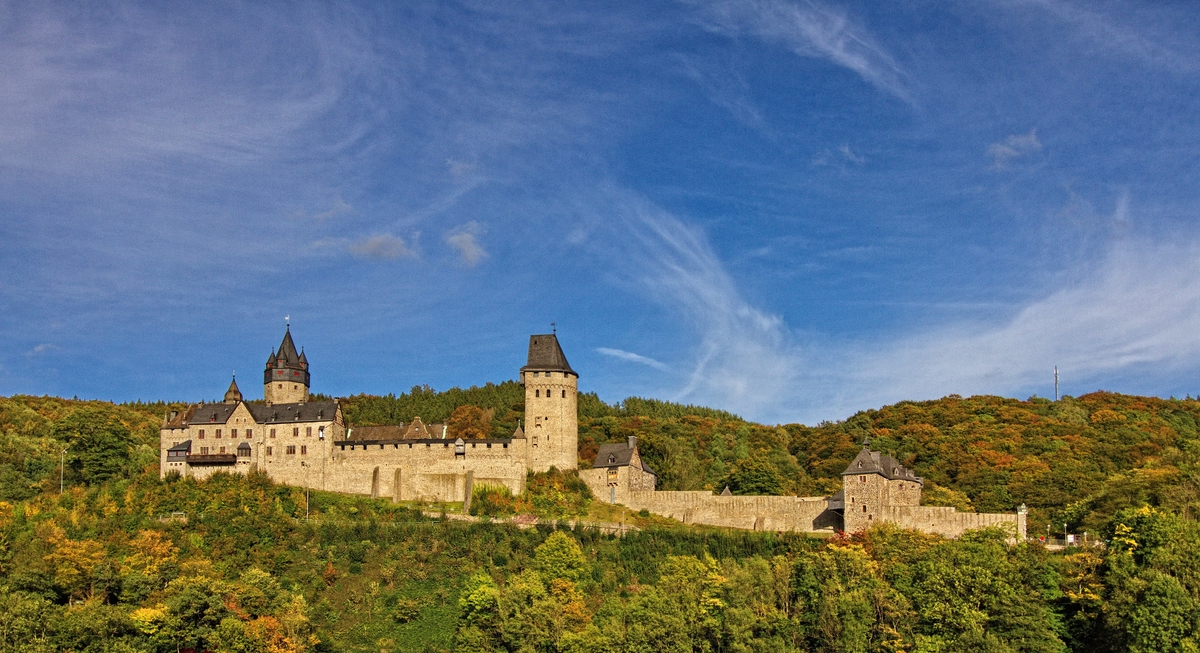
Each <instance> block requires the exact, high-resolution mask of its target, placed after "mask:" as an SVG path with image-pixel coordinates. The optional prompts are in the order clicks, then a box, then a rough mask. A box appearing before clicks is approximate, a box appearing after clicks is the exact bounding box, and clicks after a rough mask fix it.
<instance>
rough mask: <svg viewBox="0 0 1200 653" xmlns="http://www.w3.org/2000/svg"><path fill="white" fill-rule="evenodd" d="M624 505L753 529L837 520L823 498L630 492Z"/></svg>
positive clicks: (803, 528) (827, 526) (828, 525)
mask: <svg viewBox="0 0 1200 653" xmlns="http://www.w3.org/2000/svg"><path fill="white" fill-rule="evenodd" d="M625 505H626V506H628V507H629V508H630V509H632V510H647V511H649V512H652V513H654V514H656V515H663V516H665V517H670V518H672V519H678V520H679V521H681V522H683V523H685V524H706V525H709V526H723V527H726V528H742V529H747V530H756V531H797V532H812V531H819V530H830V531H832V530H833V529H834V528H835V527H837V526H838V525H839V524H840V523H841V519H840V518H839V517H838V516H837V515H836V514H835V513H833V512H831V511H829V509H828V508H829V500H828V499H826V498H824V497H778V496H720V495H716V494H713V493H712V492H703V491H702V492H653V491H630V492H627V493H626V496H625Z"/></svg>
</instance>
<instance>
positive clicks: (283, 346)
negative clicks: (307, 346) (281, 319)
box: [275, 326, 300, 367]
mask: <svg viewBox="0 0 1200 653" xmlns="http://www.w3.org/2000/svg"><path fill="white" fill-rule="evenodd" d="M275 359H276V361H279V360H282V361H283V365H284V367H300V354H299V352H297V351H296V343H295V342H292V327H290V326H289V327H288V328H287V331H284V333H283V342H281V343H279V353H278V354H276V355H275Z"/></svg>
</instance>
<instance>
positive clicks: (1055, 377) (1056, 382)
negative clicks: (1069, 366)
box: [1054, 365, 1058, 401]
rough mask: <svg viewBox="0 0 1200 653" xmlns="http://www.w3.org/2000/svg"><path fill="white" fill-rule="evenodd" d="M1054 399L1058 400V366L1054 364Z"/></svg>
mask: <svg viewBox="0 0 1200 653" xmlns="http://www.w3.org/2000/svg"><path fill="white" fill-rule="evenodd" d="M1054 401H1058V366H1057V365H1055V366H1054Z"/></svg>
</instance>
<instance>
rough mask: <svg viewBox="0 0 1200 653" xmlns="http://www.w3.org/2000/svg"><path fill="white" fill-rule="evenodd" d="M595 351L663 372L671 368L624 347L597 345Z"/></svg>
mask: <svg viewBox="0 0 1200 653" xmlns="http://www.w3.org/2000/svg"><path fill="white" fill-rule="evenodd" d="M596 351H598V352H600V353H601V354H604V355H605V356H611V357H613V358H619V359H621V360H623V361H629V362H631V363H638V364H639V365H646V366H648V367H653V368H654V369H656V370H660V371H663V372H668V371H670V369H671V368H669V367H667V366H666V364H665V363H661V362H659V361H656V360H654V359H653V358H650V357H649V356H642V355H641V354H635V353H633V352H631V351H625V350H624V349H613V348H611V347H597V348H596Z"/></svg>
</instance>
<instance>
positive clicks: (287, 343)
mask: <svg viewBox="0 0 1200 653" xmlns="http://www.w3.org/2000/svg"><path fill="white" fill-rule="evenodd" d="M284 370H289V371H290V372H291V374H288V373H287V372H284ZM275 381H285V382H289V383H291V382H301V383H303V384H304V385H309V372H308V357H307V356H305V355H304V352H302V351H301V352H297V351H296V343H295V342H294V341H293V340H292V328H291V327H290V326H289V327H288V328H287V331H284V333H283V342H280V343H279V351H278V352H276V351H272V352H271V355H270V356H268V357H267V366H266V369H265V370H264V371H263V383H272V382H275Z"/></svg>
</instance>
